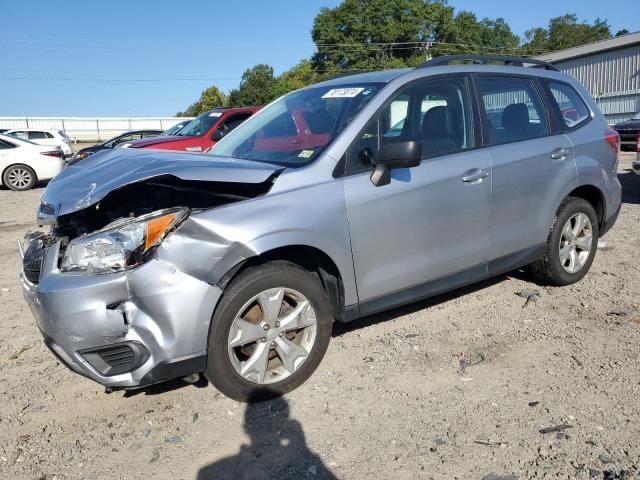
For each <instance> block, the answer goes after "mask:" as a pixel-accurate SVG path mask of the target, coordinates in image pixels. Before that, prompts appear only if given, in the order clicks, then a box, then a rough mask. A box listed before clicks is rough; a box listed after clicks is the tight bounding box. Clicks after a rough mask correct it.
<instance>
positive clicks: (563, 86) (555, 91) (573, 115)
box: [547, 81, 591, 128]
mask: <svg viewBox="0 0 640 480" xmlns="http://www.w3.org/2000/svg"><path fill="white" fill-rule="evenodd" d="M547 85H548V87H549V91H550V92H551V96H552V98H553V100H554V101H555V103H556V105H557V107H558V110H559V111H560V115H561V116H562V121H563V122H564V124H565V125H566V126H567V127H568V128H574V127H578V126H580V125H582V124H583V123H585V122H586V121H588V120H589V118H591V112H589V108H588V107H587V105H586V104H585V103H584V100H582V97H581V96H580V95H579V94H578V92H576V91H575V90H574V88H573V87H572V86H571V85H569V84H567V83H562V82H554V81H549V82H548V83H547Z"/></svg>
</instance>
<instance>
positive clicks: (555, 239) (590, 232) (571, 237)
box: [531, 197, 599, 287]
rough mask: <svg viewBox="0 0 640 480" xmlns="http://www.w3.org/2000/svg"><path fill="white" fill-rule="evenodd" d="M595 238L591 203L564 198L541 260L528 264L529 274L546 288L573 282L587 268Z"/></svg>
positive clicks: (584, 273) (580, 277) (596, 226)
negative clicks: (546, 286)
mask: <svg viewBox="0 0 640 480" xmlns="http://www.w3.org/2000/svg"><path fill="white" fill-rule="evenodd" d="M598 238H599V230H598V218H597V216H596V212H595V211H594V209H593V207H592V206H591V204H590V203H589V202H587V201H586V200H583V199H581V198H575V197H568V198H566V199H565V200H564V201H563V202H562V204H561V205H560V207H559V208H558V211H557V212H556V216H555V218H554V222H553V225H552V226H551V229H550V231H549V236H548V237H547V243H546V245H545V252H544V257H543V258H541V259H540V260H538V261H536V262H534V263H533V264H531V273H532V274H533V276H534V277H535V278H536V279H537V280H538V281H539V282H541V283H543V284H546V285H553V286H558V287H560V286H565V285H570V284H572V283H576V282H577V281H579V280H581V279H582V278H583V277H584V276H585V275H586V274H587V272H588V271H589V268H591V264H592V263H593V259H594V258H595V255H596V250H597V246H598Z"/></svg>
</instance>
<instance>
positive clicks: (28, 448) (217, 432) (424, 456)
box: [0, 155, 640, 480]
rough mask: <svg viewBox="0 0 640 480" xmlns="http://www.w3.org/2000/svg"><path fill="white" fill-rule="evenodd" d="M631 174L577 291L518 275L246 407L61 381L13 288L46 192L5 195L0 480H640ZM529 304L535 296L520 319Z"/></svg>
mask: <svg viewBox="0 0 640 480" xmlns="http://www.w3.org/2000/svg"><path fill="white" fill-rule="evenodd" d="M631 158H632V157H631V155H624V156H623V160H622V163H621V167H620V180H621V182H622V184H623V188H624V193H623V202H624V205H623V206H622V213H621V215H620V218H619V220H618V223H617V225H616V226H615V228H614V229H613V230H612V231H611V232H610V233H609V234H608V235H607V236H606V237H605V240H606V245H603V246H602V248H600V249H599V251H598V254H597V256H596V259H595V263H594V264H593V266H592V268H591V272H590V273H589V274H588V275H587V277H586V278H585V279H584V280H583V281H582V282H580V283H578V284H576V285H573V286H570V287H565V288H543V287H539V286H537V285H535V284H533V283H532V282H531V280H530V277H528V276H527V274H526V273H523V272H514V273H512V274H510V275H505V276H501V277H499V278H496V279H494V280H491V281H488V282H484V283H482V284H480V285H476V286H474V287H471V288H466V289H462V290H458V291H455V292H453V293H450V294H447V295H445V296H440V297H437V298H435V299H431V300H428V301H424V302H420V303H418V304H414V305H410V306H408V307H405V308H401V309H396V310H393V311H391V312H387V313H384V314H381V315H376V316H375V317H370V318H366V319H362V320H360V321H358V322H356V323H354V324H350V325H348V326H347V327H343V326H336V328H335V329H334V338H333V339H332V343H331V345H330V347H329V351H328V352H327V355H326V357H325V359H324V361H323V363H322V365H321V366H320V368H319V369H318V371H317V372H316V373H315V374H314V375H313V377H312V378H311V379H310V380H309V381H308V382H307V383H306V384H305V385H303V386H302V387H301V388H299V389H298V390H296V391H295V392H293V393H291V394H289V395H287V396H286V397H285V398H284V399H281V400H274V401H271V402H266V403H261V404H254V405H249V406H247V405H244V404H240V403H237V402H234V401H232V400H229V399H227V398H225V397H223V396H222V395H221V394H219V393H218V392H217V391H216V390H215V389H214V388H213V387H211V386H206V385H203V384H202V383H200V384H197V385H187V384H185V383H182V382H181V381H175V382H171V383H169V384H165V385H162V386H156V387H153V388H148V389H145V390H142V391H139V392H137V393H124V392H114V393H112V394H106V393H105V392H104V389H103V388H101V387H100V386H99V385H97V384H95V383H92V382H91V381H89V380H87V379H84V378H82V377H80V376H78V375H75V374H73V373H71V372H70V371H68V370H67V369H66V368H64V367H62V366H61V365H60V364H59V363H58V362H57V360H56V359H55V358H54V356H53V355H52V354H51V353H49V351H48V350H47V349H46V347H45V346H44V344H43V343H42V340H41V336H40V333H39V332H38V330H37V328H36V326H35V323H34V321H33V319H32V317H31V314H30V312H29V310H28V309H27V306H26V304H25V301H24V300H23V298H22V293H21V290H20V286H19V282H18V272H19V268H20V261H19V257H18V250H17V248H16V243H15V242H16V239H18V238H19V237H21V236H22V234H23V233H24V232H25V231H26V230H29V229H33V228H35V225H34V218H35V211H36V207H37V205H38V199H39V195H40V193H41V192H42V189H35V190H33V191H30V192H27V193H15V192H11V191H8V190H0V205H1V210H0V402H1V404H2V408H1V410H0V411H1V413H0V478H11V479H23V478H24V479H54V478H55V479H68V478H74V479H75V478H83V479H102V478H110V479H138V478H158V479H200V480H203V479H219V478H233V479H234V480H241V479H254V478H258V479H262V478H265V479H266V478H273V479H282V478H341V479H364V478H367V479H415V478H424V479H429V478H433V479H453V478H458V479H494V480H496V479H503V480H504V479H513V478H518V479H532V478H554V479H556V478H578V479H586V478H601V479H623V478H628V479H637V478H640V476H639V475H640V445H639V441H640V369H639V367H638V353H639V352H640V314H639V313H638V307H639V306H640V254H639V246H640V243H639V240H640V176H635V175H634V174H633V173H631V172H630V171H629V166H630V161H631ZM523 289H536V290H539V293H540V296H539V298H538V300H537V301H532V302H529V304H528V306H527V307H526V308H523V305H524V303H525V299H524V298H521V297H520V296H517V295H516V293H517V292H520V291H522V290H523ZM460 352H464V353H465V360H466V361H468V363H469V364H470V365H469V366H468V367H467V368H466V371H465V372H464V373H461V372H460V360H459V354H460ZM545 429H549V430H550V431H549V432H548V433H543V432H545V431H546V430H545Z"/></svg>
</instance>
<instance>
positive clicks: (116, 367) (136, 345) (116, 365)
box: [78, 341, 150, 377]
mask: <svg viewBox="0 0 640 480" xmlns="http://www.w3.org/2000/svg"><path fill="white" fill-rule="evenodd" d="M124 348H128V349H129V351H130V355H131V360H130V361H126V362H122V361H121V360H120V359H119V358H117V357H116V358H113V359H112V360H113V361H112V362H110V358H109V357H108V356H109V355H113V352H116V353H118V354H123V353H122V352H123V349H124ZM78 353H79V354H80V355H81V356H82V358H84V359H85V361H86V362H87V363H88V364H89V365H91V366H92V367H93V368H94V369H95V370H96V371H97V372H98V373H100V375H102V376H105V377H112V376H114V375H119V374H122V373H128V372H132V371H134V370H136V369H138V368H140V367H141V366H142V365H143V364H144V363H145V362H146V361H147V360H148V359H149V356H150V353H149V350H147V347H145V346H144V345H143V344H141V343H140V342H133V341H127V342H119V343H112V344H110V345H104V346H102V347H95V348H87V349H85V350H79V351H78Z"/></svg>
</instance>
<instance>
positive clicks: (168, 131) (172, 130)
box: [161, 122, 190, 137]
mask: <svg viewBox="0 0 640 480" xmlns="http://www.w3.org/2000/svg"><path fill="white" fill-rule="evenodd" d="M189 123H190V122H180V123H178V124H177V125H174V126H173V127H171V128H167V129H166V130H165V131H164V132H162V134H161V136H163V137H166V136H167V135H176V134H177V133H178V132H179V131H180V130H182V129H183V128H184V127H186V126H187V125H188V124H189Z"/></svg>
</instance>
